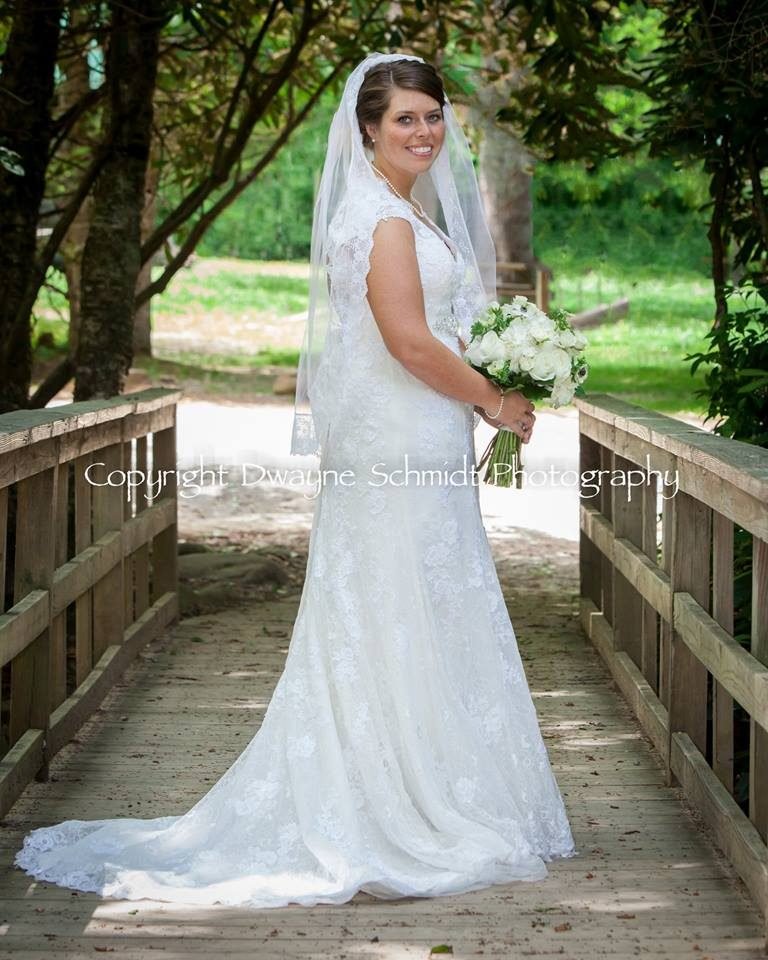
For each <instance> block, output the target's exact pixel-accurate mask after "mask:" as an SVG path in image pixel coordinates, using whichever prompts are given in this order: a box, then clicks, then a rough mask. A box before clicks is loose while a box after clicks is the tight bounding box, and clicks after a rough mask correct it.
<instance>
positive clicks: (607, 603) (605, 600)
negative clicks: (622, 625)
mask: <svg viewBox="0 0 768 960" xmlns="http://www.w3.org/2000/svg"><path fill="white" fill-rule="evenodd" d="M600 469H601V470H608V471H609V476H610V472H611V471H613V451H612V450H609V449H608V448H607V447H604V446H602V444H601V445H600ZM599 501H600V512H601V513H602V515H603V516H604V517H605V519H606V520H608V521H610V522H612V521H613V497H612V496H611V487H610V484H604V483H602V477H601V483H600V495H599ZM613 579H614V566H613V562H612V561H611V559H610V557H606V556H605V555H604V554H602V555H601V558H600V585H601V587H602V594H603V595H602V598H601V599H602V602H601V603H600V610H601V611H602V613H603V616H604V617H605V619H606V620H607V621H608V623H610V624H611V626H613Z"/></svg>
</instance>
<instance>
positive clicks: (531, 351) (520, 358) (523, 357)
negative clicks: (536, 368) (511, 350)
mask: <svg viewBox="0 0 768 960" xmlns="http://www.w3.org/2000/svg"><path fill="white" fill-rule="evenodd" d="M537 353H538V351H537V350H536V348H535V347H532V346H530V345H528V344H525V345H523V346H522V347H518V349H517V351H516V353H515V365H516V369H517V370H519V371H520V372H521V373H530V371H531V369H532V368H533V365H534V363H535V361H536V354H537Z"/></svg>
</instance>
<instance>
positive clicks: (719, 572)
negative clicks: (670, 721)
mask: <svg viewBox="0 0 768 960" xmlns="http://www.w3.org/2000/svg"><path fill="white" fill-rule="evenodd" d="M712 617H713V619H714V620H716V621H717V622H718V623H719V624H720V626H721V627H722V628H723V629H724V630H725V631H726V633H729V634H733V521H732V520H729V519H728V518H727V517H724V516H722V514H719V513H715V514H714V516H713V518H712ZM733 736H734V733H733V697H732V696H731V695H730V694H729V693H728V691H727V690H726V689H725V687H723V686H722V684H721V683H719V682H718V681H717V680H716V679H713V687H712V769H713V770H714V771H715V773H716V774H717V776H718V778H719V779H720V782H721V783H722V784H723V785H724V786H725V787H726V788H727V789H728V791H729V792H730V793H733V786H734V784H733Z"/></svg>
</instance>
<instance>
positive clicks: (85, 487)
mask: <svg viewBox="0 0 768 960" xmlns="http://www.w3.org/2000/svg"><path fill="white" fill-rule="evenodd" d="M90 463H91V457H90V456H89V455H88V454H85V455H83V456H82V457H77V458H76V459H75V479H74V483H75V553H76V554H78V553H82V552H83V550H85V548H86V547H89V546H90V545H91V544H92V543H93V526H92V524H91V510H92V502H93V487H92V486H91V484H90V483H89V482H88V480H87V479H86V474H85V471H86V470H87V468H88V466H89V464H90ZM93 664H94V659H93V589H88V590H86V591H85V592H84V593H81V594H80V596H79V597H77V599H76V600H75V687H79V686H80V684H81V683H82V682H83V680H85V678H86V677H87V676H88V674H89V673H90V672H91V670H92V669H93Z"/></svg>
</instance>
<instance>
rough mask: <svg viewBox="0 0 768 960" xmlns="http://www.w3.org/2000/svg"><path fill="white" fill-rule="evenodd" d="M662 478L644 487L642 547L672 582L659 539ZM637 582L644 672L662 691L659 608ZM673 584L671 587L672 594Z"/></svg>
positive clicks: (657, 573) (655, 569)
mask: <svg viewBox="0 0 768 960" xmlns="http://www.w3.org/2000/svg"><path fill="white" fill-rule="evenodd" d="M659 486H660V481H659V480H658V479H657V478H656V477H654V480H653V482H652V483H648V484H647V485H646V486H645V487H643V489H642V490H641V491H640V493H641V499H642V511H641V512H642V536H641V542H640V549H641V550H642V552H643V554H644V555H645V557H646V558H647V561H648V566H649V567H650V569H651V570H652V571H653V576H654V578H664V579H665V580H667V582H668V578H667V576H666V574H665V573H664V572H663V571H662V570H661V568H660V566H659V563H660V557H659V550H658V543H657V530H658V513H657V510H658V506H657V498H658V488H659ZM634 582H635V583H637V589H638V590H639V591H640V595H641V597H642V602H641V616H640V672H641V673H642V675H643V676H644V677H645V679H646V680H647V681H648V683H649V684H650V685H651V689H652V690H654V691H656V692H658V689H659V642H658V632H659V612H658V608H657V606H656V604H654V603H653V602H652V601H651V600H649V599H648V597H647V595H646V594H645V592H644V591H643V585H642V584H641V583H640V582H639V579H635V580H634ZM671 595H672V588H671V587H670V588H669V596H670V598H671Z"/></svg>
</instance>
